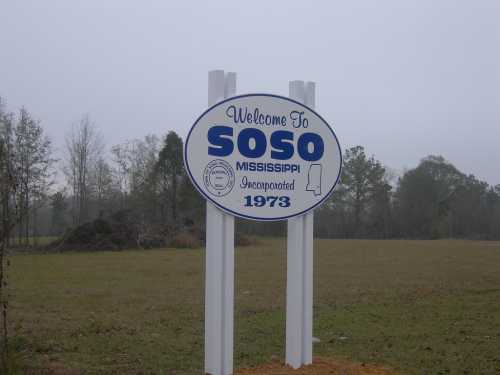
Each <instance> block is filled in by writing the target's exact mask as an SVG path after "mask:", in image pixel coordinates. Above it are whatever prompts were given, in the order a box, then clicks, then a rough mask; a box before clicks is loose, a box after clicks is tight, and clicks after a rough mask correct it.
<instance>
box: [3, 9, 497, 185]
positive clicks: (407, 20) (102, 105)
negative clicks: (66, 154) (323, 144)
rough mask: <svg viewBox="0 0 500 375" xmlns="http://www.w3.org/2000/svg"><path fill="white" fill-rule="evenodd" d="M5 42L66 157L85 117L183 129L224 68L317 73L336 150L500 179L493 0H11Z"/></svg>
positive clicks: (249, 77) (35, 108) (277, 83)
mask: <svg viewBox="0 0 500 375" xmlns="http://www.w3.org/2000/svg"><path fill="white" fill-rule="evenodd" d="M0 51H1V52H0V96H1V97H3V98H4V100H5V101H6V103H7V107H8V109H9V110H15V109H17V108H19V107H20V106H21V105H24V106H26V108H27V109H28V110H29V111H30V112H31V113H32V114H33V115H34V116H35V117H36V118H39V119H40V120H41V121H42V124H43V126H44V127H45V129H46V130H47V132H48V134H49V135H50V136H51V137H52V139H53V141H54V144H55V146H56V147H57V148H58V149H59V154H61V152H62V149H63V148H64V136H65V134H66V133H67V132H68V129H69V128H70V126H71V124H72V123H75V122H77V121H78V119H79V118H80V117H81V115H82V114H83V113H89V114H90V115H91V117H92V119H93V120H94V121H95V123H96V125H97V126H98V127H99V128H100V129H101V132H102V134H103V137H104V139H105V141H106V143H107V145H108V146H112V145H114V144H118V143H121V142H123V141H125V140H127V139H133V138H142V137H143V136H145V135H146V134H158V135H164V134H165V133H166V132H167V131H169V130H175V131H177V132H179V133H180V134H181V135H182V136H184V135H185V134H186V133H187V131H188V129H189V127H190V126H191V124H192V123H193V121H194V120H195V119H196V118H197V116H198V115H199V114H201V112H202V111H203V110H204V109H205V108H206V106H207V72H208V71H209V70H212V69H225V70H228V71H234V72H237V75H238V76H237V79H238V93H249V92H269V93H275V94H281V95H288V81H290V80H295V79H302V80H311V81H315V82H317V105H316V109H317V111H318V112H319V113H320V114H321V115H322V116H323V117H324V118H325V119H326V120H327V121H328V122H330V124H331V125H332V126H333V128H334V130H335V131H336V133H337V135H338V137H339V140H340V142H341V145H342V147H343V148H347V147H351V146H354V145H357V144H360V145H363V146H365V148H366V150H367V152H368V153H369V154H374V155H375V157H376V158H378V159H379V160H381V161H382V162H383V163H385V164H386V165H388V166H389V167H391V168H392V169H394V170H396V171H398V172H401V171H403V170H404V169H405V168H411V167H414V166H416V165H417V163H418V162H419V160H420V159H421V158H422V157H424V156H426V155H429V154H439V155H442V156H444V157H445V158H446V159H448V160H449V161H451V162H452V163H454V164H455V165H456V166H457V167H458V168H459V169H461V170H462V171H464V172H467V173H473V174H475V175H476V176H477V177H479V178H481V179H484V180H486V181H488V182H489V183H490V184H498V183H500V0H477V1H469V0H463V1H459V0H452V1H445V0H439V1H438V0H413V1H411V0H406V1H405V0H394V1H368V0H367V1H342V2H341V1H309V0H302V1H290V0H283V1H270V0H267V1H235V0H231V1H215V0H212V1H197V2H194V1H186V0H181V1H167V0H162V1H148V0H144V1H139V0H137V1H125V0H116V1H110V0H85V1H80V0H78V1H76V0H74V1H70V0H60V1H52V0H44V1H40V0H33V1H25V0H15V1H14V0H12V1H8V0H4V1H2V2H1V4H0Z"/></svg>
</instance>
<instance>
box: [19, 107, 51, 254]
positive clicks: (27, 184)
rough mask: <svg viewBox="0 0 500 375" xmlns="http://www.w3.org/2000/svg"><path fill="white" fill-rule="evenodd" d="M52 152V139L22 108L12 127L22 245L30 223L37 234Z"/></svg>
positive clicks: (49, 180)
mask: <svg viewBox="0 0 500 375" xmlns="http://www.w3.org/2000/svg"><path fill="white" fill-rule="evenodd" d="M51 155H52V149H51V142H50V140H49V138H48V137H47V136H45V135H44V131H43V128H42V127H41V126H40V123H39V121H36V120H34V119H33V118H32V116H31V115H30V114H29V113H28V111H27V110H26V109H24V108H22V109H21V110H20V111H19V120H18V122H17V124H16V126H15V128H14V168H16V170H17V171H18V177H19V187H18V196H17V201H18V204H19V208H20V209H21V210H22V216H23V221H22V223H21V225H20V226H19V240H21V238H22V237H23V235H24V242H25V245H28V243H29V238H30V227H33V228H32V229H33V234H34V236H35V237H36V235H37V228H36V214H37V210H38V209H39V208H40V207H41V206H42V205H43V204H44V202H45V200H46V198H47V194H48V190H49V187H50V185H51V184H52V178H51V177H52V173H51V167H52V164H53V163H54V161H55V160H54V159H53V158H52V157H51ZM30 219H31V220H30Z"/></svg>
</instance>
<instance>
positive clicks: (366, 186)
mask: <svg viewBox="0 0 500 375" xmlns="http://www.w3.org/2000/svg"><path fill="white" fill-rule="evenodd" d="M341 184H342V187H343V189H344V190H345V191H344V200H345V203H346V204H347V206H348V209H349V211H350V214H351V216H352V222H351V225H350V227H351V230H350V234H351V235H354V236H365V235H367V234H372V235H375V236H377V237H386V236H388V235H389V228H388V227H389V218H390V191H391V186H390V185H389V183H388V182H387V179H386V170H385V168H384V167H383V166H382V164H381V163H380V162H379V161H378V160H375V158H374V157H373V156H372V157H370V158H368V157H367V156H366V154H365V151H364V148H363V147H361V146H356V147H352V148H350V149H348V150H346V152H345V154H344V165H343V169H342V177H341Z"/></svg>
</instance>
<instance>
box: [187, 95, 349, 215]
mask: <svg viewBox="0 0 500 375" xmlns="http://www.w3.org/2000/svg"><path fill="white" fill-rule="evenodd" d="M251 96H265V97H271V98H278V99H283V100H287V101H289V102H292V103H294V104H297V105H300V106H301V107H304V108H306V109H308V110H309V111H311V112H313V113H314V114H315V115H316V116H318V117H319V118H320V119H321V120H322V121H323V122H324V123H325V125H326V127H327V128H328V129H329V130H330V131H331V132H332V135H333V137H334V138H335V141H336V142H337V147H338V149H339V153H340V168H339V173H338V175H337V179H336V180H335V183H334V184H333V186H332V188H331V189H330V191H329V192H328V193H327V194H326V195H325V196H324V197H323V199H321V200H320V201H319V202H318V203H316V204H315V205H314V206H311V207H309V208H308V209H307V210H304V211H301V212H299V213H296V214H293V215H288V216H281V217H272V218H262V217H256V216H250V215H244V214H241V213H238V212H235V211H233V210H230V209H228V208H226V207H223V206H222V205H221V204H219V203H217V202H216V201H214V200H213V199H212V198H211V197H209V196H208V194H205V192H204V191H203V189H202V188H200V186H198V184H197V183H196V181H195V179H194V178H193V175H192V174H191V170H190V169H189V165H188V163H187V149H188V143H189V138H190V137H191V132H192V131H193V129H194V128H195V127H196V125H197V124H198V122H199V121H200V120H201V119H202V118H203V116H205V115H206V114H207V113H208V112H210V111H211V110H212V109H214V108H216V107H218V106H220V105H222V104H224V103H226V102H229V101H231V100H234V99H240V98H247V97H251ZM342 164H343V158H342V149H341V147H340V142H339V140H338V138H337V135H336V134H335V132H334V131H333V129H332V128H331V126H330V124H328V122H326V121H325V119H324V118H323V117H321V115H319V114H318V113H317V112H316V111H315V110H314V109H312V108H309V107H308V106H306V105H304V104H302V103H300V102H298V101H296V100H293V99H290V98H287V97H286V96H281V95H274V94H244V95H236V96H232V97H230V98H227V99H224V100H222V101H220V102H217V103H216V104H214V105H213V106H211V107H210V108H208V109H207V110H206V111H205V112H203V113H202V114H201V115H200V116H199V117H198V118H197V119H196V121H195V122H194V124H193V126H191V129H189V133H188V135H187V137H186V142H185V143H184V168H185V169H186V170H187V172H188V175H189V178H190V180H191V181H192V182H193V184H194V186H195V187H196V189H197V190H198V191H199V192H200V194H201V195H202V196H204V197H205V199H208V200H209V201H210V202H212V203H213V204H215V205H216V206H217V207H219V208H220V209H221V210H223V211H224V212H227V213H229V214H231V215H234V216H238V217H241V218H243V219H251V220H257V221H280V220H287V219H290V218H292V217H296V216H300V215H304V214H305V213H307V212H309V211H311V210H313V209H315V208H316V207H318V206H319V205H321V204H322V203H323V202H324V201H325V200H327V199H328V198H329V197H330V195H331V194H332V193H333V190H334V189H335V187H336V186H337V184H338V182H339V180H340V175H341V174H342Z"/></svg>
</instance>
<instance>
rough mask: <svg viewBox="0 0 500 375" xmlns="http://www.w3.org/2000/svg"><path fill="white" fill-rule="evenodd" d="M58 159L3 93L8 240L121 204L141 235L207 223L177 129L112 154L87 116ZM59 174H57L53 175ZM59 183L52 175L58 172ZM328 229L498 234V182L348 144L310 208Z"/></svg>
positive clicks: (274, 231)
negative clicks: (320, 200) (320, 199)
mask: <svg viewBox="0 0 500 375" xmlns="http://www.w3.org/2000/svg"><path fill="white" fill-rule="evenodd" d="M65 146H66V147H65V157H64V158H63V159H62V160H55V159H54V157H53V152H52V147H51V142H50V140H49V139H48V138H47V137H46V136H45V134H44V131H43V127H42V126H41V124H40V122H39V121H37V120H35V119H33V117H32V116H31V115H30V114H29V113H28V111H27V110H26V109H24V108H23V109H21V110H20V111H19V113H18V114H13V113H10V112H7V111H6V110H5V108H4V106H3V105H2V102H1V101H0V204H1V208H0V222H1V223H2V225H1V229H0V234H2V233H6V231H7V230H8V227H9V225H12V224H13V223H14V225H15V231H14V232H13V234H11V237H15V238H16V240H15V241H14V242H16V243H20V244H23V245H29V244H30V241H31V240H30V239H31V238H33V237H36V236H47V235H50V236H60V235H62V234H63V233H65V231H67V230H68V229H70V228H74V227H76V226H78V225H81V224H83V223H85V222H88V221H91V220H94V219H96V218H105V217H109V216H111V215H113V214H115V213H117V212H120V211H126V212H128V215H129V217H133V218H134V220H135V222H136V223H135V224H136V227H137V228H138V229H137V233H138V235H141V233H142V232H147V231H150V230H151V228H159V229H158V230H161V229H160V228H162V227H163V226H169V227H184V226H199V227H203V226H204V224H205V203H204V200H203V199H202V198H201V197H200V195H199V194H198V193H197V192H196V191H195V189H194V188H193V186H192V185H191V183H190V181H189V179H188V177H187V176H186V174H185V172H184V166H183V155H182V149H183V141H182V139H181V138H180V137H179V136H178V135H177V134H176V133H175V132H173V131H171V132H168V134H166V136H164V137H158V136H156V135H148V136H146V137H144V139H140V140H132V141H129V142H125V143H123V144H118V145H114V146H112V147H111V148H110V149H109V151H110V153H109V154H110V155H111V156H110V157H105V155H107V154H108V153H107V152H106V147H105V145H104V143H103V141H102V137H101V135H100V133H99V130H98V128H97V127H96V125H95V124H94V123H93V122H92V121H91V119H90V118H89V116H87V115H85V116H83V117H82V118H81V120H80V122H79V123H78V124H75V125H73V126H72V127H71V128H70V131H69V132H68V133H67V135H66V145H65ZM57 173H59V175H60V176H64V181H65V184H64V186H62V185H61V183H60V181H62V178H57V179H56V174H57ZM56 180H57V181H59V183H55V181H56ZM285 226H286V225H285V223H284V222H274V223H258V222H252V221H246V220H238V221H237V231H238V232H239V233H245V234H255V235H271V236H277V235H282V234H284V233H285ZM315 234H316V236H317V237H324V238H420V239H435V238H468V239H488V240H490V239H491V240H492V239H500V185H497V186H495V187H493V186H489V185H488V184H487V183H486V182H483V181H480V180H478V179H477V178H476V177H474V176H473V175H467V174H465V173H463V172H461V171H459V170H458V169H457V168H456V167H454V166H453V165H452V164H451V163H449V162H447V161H446V160H445V159H444V158H442V157H440V156H428V157H426V158H424V159H422V161H421V162H420V164H419V165H418V166H417V167H416V168H414V169H411V170H408V171H406V172H405V173H404V174H403V175H402V176H400V177H399V178H397V179H396V178H395V176H391V175H390V173H388V171H387V169H386V167H384V165H383V164H382V163H381V162H380V161H378V160H376V159H375V157H373V156H367V154H366V153H365V150H364V148H363V147H361V146H357V147H353V148H350V149H348V150H345V152H344V165H343V170H342V176H341V181H340V184H339V185H338V186H337V188H336V189H335V192H334V193H333V195H332V196H331V197H330V198H329V200H328V201H327V202H326V203H325V204H324V205H323V206H321V208H319V209H317V210H316V211H315Z"/></svg>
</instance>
